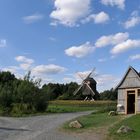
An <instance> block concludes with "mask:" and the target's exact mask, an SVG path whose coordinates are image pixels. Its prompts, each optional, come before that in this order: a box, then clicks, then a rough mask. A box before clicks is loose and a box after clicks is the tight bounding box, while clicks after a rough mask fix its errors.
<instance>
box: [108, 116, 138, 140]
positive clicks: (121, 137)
mask: <svg viewBox="0 0 140 140" xmlns="http://www.w3.org/2000/svg"><path fill="white" fill-rule="evenodd" d="M122 125H127V126H129V127H131V128H132V129H133V130H134V132H131V133H128V134H117V133H116V131H117V130H118V129H119V128H120V126H122ZM109 132H110V134H109V136H110V137H111V138H112V139H113V140H140V115H134V116H132V117H130V118H127V119H124V120H122V121H121V122H119V123H118V124H116V125H115V126H113V127H111V128H110V129H109Z"/></svg>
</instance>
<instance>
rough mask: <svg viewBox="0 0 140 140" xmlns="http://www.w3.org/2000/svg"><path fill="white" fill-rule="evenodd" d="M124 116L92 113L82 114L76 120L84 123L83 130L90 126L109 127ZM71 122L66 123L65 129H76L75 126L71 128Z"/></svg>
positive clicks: (96, 127)
mask: <svg viewBox="0 0 140 140" xmlns="http://www.w3.org/2000/svg"><path fill="white" fill-rule="evenodd" d="M121 118H122V116H119V115H117V116H108V114H107V113H97V114H96V113H95V114H94V113H92V114H90V115H87V116H82V117H79V118H76V119H74V120H78V121H79V122H80V123H81V124H83V126H84V127H83V128H81V129H83V130H85V129H89V128H95V129H98V128H99V129H100V128H107V127H108V126H110V125H112V124H113V123H114V122H116V121H119V120H120V119H121ZM68 124H69V122H67V123H65V124H64V127H63V128H64V129H67V130H70V131H71V130H76V129H74V128H69V126H68Z"/></svg>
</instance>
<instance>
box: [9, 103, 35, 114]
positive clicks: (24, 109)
mask: <svg viewBox="0 0 140 140" xmlns="http://www.w3.org/2000/svg"><path fill="white" fill-rule="evenodd" d="M33 112H34V108H33V107H32V106H31V105H30V104H22V103H16V104H13V107H12V111H11V114H12V115H13V116H21V115H22V114H30V113H33Z"/></svg>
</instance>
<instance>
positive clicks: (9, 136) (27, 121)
mask: <svg viewBox="0 0 140 140" xmlns="http://www.w3.org/2000/svg"><path fill="white" fill-rule="evenodd" d="M89 113H91V111H88V112H79V113H65V114H53V115H46V116H36V117H27V118H9V117H0V140H102V139H103V138H102V136H103V135H101V133H99V134H98V133H97V134H94V133H93V132H87V133H85V134H84V133H82V134H68V133H64V132H61V131H59V130H58V128H59V126H60V125H62V124H63V123H64V122H65V121H68V120H71V119H73V118H75V117H78V116H81V115H87V114H89Z"/></svg>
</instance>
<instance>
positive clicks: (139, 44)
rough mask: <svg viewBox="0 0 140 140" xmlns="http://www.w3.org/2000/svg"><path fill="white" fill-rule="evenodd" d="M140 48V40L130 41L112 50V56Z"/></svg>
mask: <svg viewBox="0 0 140 140" xmlns="http://www.w3.org/2000/svg"><path fill="white" fill-rule="evenodd" d="M137 47H140V40H131V39H128V40H126V41H124V42H122V43H120V44H117V45H116V46H115V47H114V48H113V49H112V50H111V53H112V54H118V53H122V52H125V51H127V50H130V49H134V48H137Z"/></svg>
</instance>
